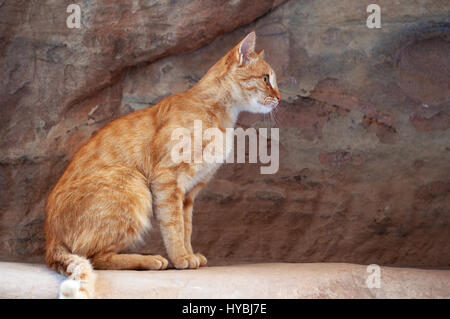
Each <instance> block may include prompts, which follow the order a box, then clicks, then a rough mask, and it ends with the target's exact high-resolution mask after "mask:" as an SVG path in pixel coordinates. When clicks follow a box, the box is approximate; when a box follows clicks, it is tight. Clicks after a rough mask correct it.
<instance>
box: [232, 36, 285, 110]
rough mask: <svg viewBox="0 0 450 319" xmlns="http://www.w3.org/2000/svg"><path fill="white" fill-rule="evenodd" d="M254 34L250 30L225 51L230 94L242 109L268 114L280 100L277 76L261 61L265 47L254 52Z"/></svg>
mask: <svg viewBox="0 0 450 319" xmlns="http://www.w3.org/2000/svg"><path fill="white" fill-rule="evenodd" d="M255 41H256V34H255V32H254V31H253V32H251V33H250V34H248V35H247V36H246V37H245V38H244V39H243V40H242V41H241V42H240V43H239V44H238V45H237V46H235V47H234V48H233V49H232V50H231V51H230V52H229V53H228V54H227V60H228V61H227V62H228V63H229V64H231V68H229V69H228V70H229V72H228V78H231V80H232V81H233V82H234V85H233V91H234V92H233V93H232V94H233V97H234V99H236V100H237V102H238V103H237V104H238V105H239V107H240V108H241V110H242V111H247V112H252V113H269V112H271V111H272V110H273V109H274V108H275V107H277V105H278V103H279V102H280V100H281V94H280V91H279V90H278V85H277V78H276V75H275V72H274V71H273V69H272V68H271V67H270V65H269V64H268V63H267V62H266V61H265V60H264V50H261V51H260V52H258V53H257V52H255Z"/></svg>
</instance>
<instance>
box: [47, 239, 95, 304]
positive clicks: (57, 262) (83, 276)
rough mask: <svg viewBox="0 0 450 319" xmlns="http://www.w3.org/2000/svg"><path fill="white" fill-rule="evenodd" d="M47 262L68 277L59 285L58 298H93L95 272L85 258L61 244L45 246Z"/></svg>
mask: <svg viewBox="0 0 450 319" xmlns="http://www.w3.org/2000/svg"><path fill="white" fill-rule="evenodd" d="M46 261H47V264H48V265H49V266H50V267H51V268H53V269H55V270H57V271H59V272H60V273H63V274H65V275H66V276H68V277H69V278H68V279H67V280H65V281H63V282H62V283H61V286H60V287H59V298H60V299H86V298H93V297H94V293H95V274H94V270H93V267H92V265H91V263H90V262H89V260H88V259H87V258H84V257H81V256H78V255H75V254H72V253H70V252H69V251H68V249H67V248H65V247H63V246H56V247H55V248H53V249H49V248H48V247H47V251H46Z"/></svg>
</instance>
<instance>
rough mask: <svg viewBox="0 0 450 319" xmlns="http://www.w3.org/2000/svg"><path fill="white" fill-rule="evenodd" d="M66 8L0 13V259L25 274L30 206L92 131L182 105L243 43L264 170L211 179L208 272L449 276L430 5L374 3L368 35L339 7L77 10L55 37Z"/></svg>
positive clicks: (197, 226) (442, 108)
mask: <svg viewBox="0 0 450 319" xmlns="http://www.w3.org/2000/svg"><path fill="white" fill-rule="evenodd" d="M69 3H70V1H50V0H48V1H46V2H45V4H39V5H38V4H36V3H34V2H30V1H14V2H13V1H5V2H4V3H3V5H2V6H1V7H0V16H1V21H7V23H3V24H1V25H0V32H1V33H0V34H1V35H0V36H1V40H2V41H1V43H2V44H1V47H0V48H1V49H0V69H1V70H2V74H4V75H6V76H3V77H2V79H1V84H0V101H1V102H2V111H1V117H0V122H1V125H0V130H1V136H2V139H1V140H0V148H1V152H0V200H1V201H0V213H1V217H0V218H1V224H0V238H1V239H2V240H1V241H0V258H1V259H3V260H22V261H23V260H35V261H41V260H42V255H43V247H44V240H43V232H42V225H43V219H44V209H43V208H44V204H45V200H46V197H47V195H48V192H49V191H50V189H51V187H52V186H53V185H54V184H55V182H56V181H57V179H58V177H59V176H60V175H61V173H62V172H63V170H64V167H65V165H66V164H67V163H68V161H69V159H70V157H71V155H72V154H73V153H74V152H75V151H76V149H77V148H78V147H79V146H81V145H82V144H83V143H84V142H85V141H86V140H87V139H88V138H89V137H90V136H91V135H92V134H93V133H94V132H95V131H96V130H98V129H99V128H101V127H102V126H103V125H105V124H106V123H107V122H109V121H110V120H111V119H114V118H116V117H119V116H121V115H123V114H126V113H129V112H132V111H134V110H137V109H141V108H144V107H148V106H149V105H150V106H151V105H154V104H156V103H157V102H158V101H159V100H161V99H162V98H164V97H166V96H168V95H170V94H172V93H175V92H178V91H182V90H185V89H188V88H189V87H191V86H192V85H193V84H195V83H196V82H197V81H198V80H199V79H200V78H201V77H202V76H203V74H204V73H205V72H206V71H207V70H208V68H209V67H210V66H212V64H213V63H214V62H215V61H217V59H219V58H220V57H221V56H222V55H223V54H224V53H225V52H226V51H227V50H229V49H230V48H231V47H232V46H233V45H235V43H237V42H238V41H239V40H240V39H241V38H242V37H243V36H244V35H245V34H247V33H248V32H250V31H251V30H253V29H254V30H256V33H257V48H258V49H259V48H264V49H265V54H266V60H267V61H269V63H271V65H272V67H273V68H274V69H275V71H276V72H277V77H278V84H279V87H280V88H281V93H282V96H283V101H282V103H281V105H280V107H279V109H278V112H277V114H276V119H277V124H278V126H279V127H280V169H279V171H278V172H277V173H276V174H273V175H261V174H260V171H259V168H260V166H261V164H225V165H224V166H223V167H222V168H221V169H220V170H219V172H218V174H217V176H216V178H215V179H214V180H213V181H212V182H211V183H210V184H209V185H208V187H207V188H206V189H205V190H204V191H202V193H201V194H200V195H199V198H198V200H197V201H196V203H195V208H194V209H195V214H194V231H193V246H194V248H195V249H196V250H198V251H199V252H202V253H204V254H205V255H206V256H207V257H208V258H209V263H210V264H211V265H224V264H231V263H247V262H322V261H331V262H352V263H366V264H369V263H377V264H381V265H395V266H413V267H440V268H448V267H449V266H450V244H449V242H450V240H449V239H450V227H449V224H450V208H449V207H450V177H449V176H450V144H449V143H450V142H449V141H450V130H449V128H450V88H449V83H450V64H449V59H448V56H450V43H449V36H450V26H449V22H448V16H449V13H450V12H449V7H448V4H447V3H446V2H445V1H438V0H434V1H427V2H424V1H419V0H417V1H406V0H405V1H403V0H402V1H397V2H395V3H393V2H392V1H378V2H377V3H378V4H379V5H380V6H381V8H382V28H381V29H368V28H367V27H366V23H365V21H366V18H367V15H368V14H367V13H366V6H365V4H364V3H361V2H360V1H356V0H353V1H352V0H343V1H339V3H336V4H334V5H333V6H330V4H329V2H327V1H324V0H323V1H322V0H319V1H317V0H316V1H309V0H308V1H288V2H283V1H228V2H225V1H224V2H223V3H222V2H220V3H221V4H220V5H217V4H215V5H214V6H212V5H211V3H212V1H206V0H205V1H178V2H169V1H158V2H155V3H154V4H153V2H142V1H129V2H127V4H124V2H123V1H100V0H99V1H86V2H83V4H82V5H81V8H82V14H83V18H82V27H81V29H73V30H71V29H68V28H66V27H65V19H66V17H67V14H66V13H65V10H66V7H67V5H68V4H69ZM214 3H216V2H214ZM210 41H212V42H210ZM239 125H241V126H242V127H244V128H245V127H256V128H259V127H267V125H275V123H274V122H271V123H268V122H267V120H266V119H264V118H263V117H260V116H255V115H249V114H242V115H241V116H240V118H239ZM154 223H155V224H156V221H155V222H154ZM147 239H148V240H147V242H146V244H145V245H144V246H142V247H140V248H139V249H138V251H141V252H144V253H163V252H164V248H163V246H162V243H161V240H160V236H159V233H158V230H157V227H155V232H153V233H151V234H150V235H149V238H147Z"/></svg>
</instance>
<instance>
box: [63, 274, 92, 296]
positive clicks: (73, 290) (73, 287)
mask: <svg viewBox="0 0 450 319" xmlns="http://www.w3.org/2000/svg"><path fill="white" fill-rule="evenodd" d="M80 288H81V285H80V282H79V281H76V280H72V279H67V280H65V281H63V282H62V283H61V286H60V287H59V299H85V298H87V296H86V294H85V293H84V292H82V291H81V290H80Z"/></svg>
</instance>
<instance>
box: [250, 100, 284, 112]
mask: <svg viewBox="0 0 450 319" xmlns="http://www.w3.org/2000/svg"><path fill="white" fill-rule="evenodd" d="M277 106H278V103H275V104H269V105H265V104H261V103H259V102H254V103H253V105H251V106H250V107H248V108H246V109H245V111H247V112H250V113H259V114H267V113H270V112H272V110H273V109H275V108H276V107H277Z"/></svg>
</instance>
